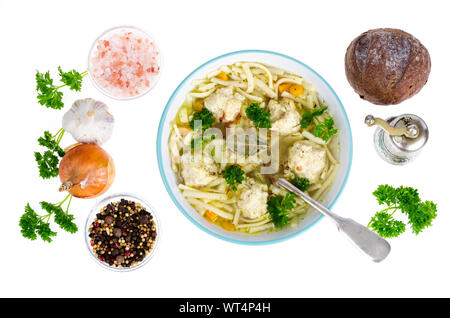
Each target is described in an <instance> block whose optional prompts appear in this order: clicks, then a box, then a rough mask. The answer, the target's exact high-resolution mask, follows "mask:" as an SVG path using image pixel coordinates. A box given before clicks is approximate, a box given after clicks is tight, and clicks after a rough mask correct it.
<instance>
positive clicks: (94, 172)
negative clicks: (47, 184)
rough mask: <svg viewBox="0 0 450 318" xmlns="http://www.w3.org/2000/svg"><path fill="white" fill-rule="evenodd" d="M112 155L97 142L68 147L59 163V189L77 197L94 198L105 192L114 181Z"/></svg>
mask: <svg viewBox="0 0 450 318" xmlns="http://www.w3.org/2000/svg"><path fill="white" fill-rule="evenodd" d="M114 176H115V168H114V162H113V160H112V158H111V156H110V155H109V154H108V153H107V152H106V151H105V150H103V149H102V148H101V147H100V146H97V145H95V144H80V143H78V144H75V145H73V146H70V147H68V148H67V149H66V154H65V156H64V157H63V158H62V160H61V163H60V165H59V178H60V180H61V182H62V185H61V187H60V188H59V191H69V192H70V193H71V194H72V195H73V196H74V197H77V198H93V197H96V196H99V195H101V194H103V193H105V191H106V190H108V188H109V187H110V186H111V184H112V182H113V181H114Z"/></svg>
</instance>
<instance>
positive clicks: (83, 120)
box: [62, 98, 114, 145]
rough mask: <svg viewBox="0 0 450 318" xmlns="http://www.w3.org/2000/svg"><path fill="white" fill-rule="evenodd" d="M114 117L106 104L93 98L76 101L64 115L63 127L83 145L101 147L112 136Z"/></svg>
mask: <svg viewBox="0 0 450 318" xmlns="http://www.w3.org/2000/svg"><path fill="white" fill-rule="evenodd" d="M113 126H114V117H113V116H112V115H111V114H110V113H109V112H108V106H106V104H105V103H103V102H100V101H96V100H94V99H92V98H86V99H79V100H77V101H75V102H74V103H73V105H72V107H71V108H70V109H69V111H68V112H67V113H65V114H64V117H63V121H62V127H63V128H64V130H66V131H68V132H70V134H71V135H72V137H73V138H74V139H75V140H76V141H78V142H81V143H88V144H96V145H101V144H103V143H105V142H106V141H107V140H108V139H109V138H110V137H111V134H112V130H113Z"/></svg>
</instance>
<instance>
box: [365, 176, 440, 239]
mask: <svg viewBox="0 0 450 318" xmlns="http://www.w3.org/2000/svg"><path fill="white" fill-rule="evenodd" d="M373 195H374V196H375V198H376V199H377V201H378V204H380V205H386V206H387V207H386V208H385V209H384V210H382V211H379V212H377V213H376V214H375V216H374V217H372V219H371V221H370V222H369V224H368V227H369V228H371V229H373V230H374V231H375V232H377V233H378V234H379V235H381V236H383V237H397V236H399V235H400V234H401V233H403V232H404V231H405V227H406V225H405V223H403V222H402V221H400V220H396V219H394V217H393V214H394V213H395V212H396V211H398V210H400V211H401V212H402V213H403V214H405V215H406V216H407V218H408V224H409V225H410V226H411V230H412V232H413V233H414V234H416V235H417V234H419V233H420V232H422V231H423V230H424V229H425V228H426V227H428V226H431V225H432V221H433V220H434V219H435V218H436V216H437V205H436V204H435V203H434V202H432V201H425V202H422V200H421V199H420V196H419V192H418V190H417V189H414V188H412V187H403V186H400V187H398V188H395V187H392V186H390V185H387V184H385V185H380V186H378V188H377V189H376V190H375V191H374V192H373Z"/></svg>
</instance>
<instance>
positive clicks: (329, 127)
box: [313, 118, 338, 141]
mask: <svg viewBox="0 0 450 318" xmlns="http://www.w3.org/2000/svg"><path fill="white" fill-rule="evenodd" d="M337 132H338V130H337V129H336V128H334V120H333V118H327V119H325V120H324V121H323V122H322V123H319V124H317V125H316V126H315V127H314V130H313V135H314V136H316V137H319V138H322V139H323V140H324V141H328V140H330V138H331V137H332V136H333V135H335V134H337Z"/></svg>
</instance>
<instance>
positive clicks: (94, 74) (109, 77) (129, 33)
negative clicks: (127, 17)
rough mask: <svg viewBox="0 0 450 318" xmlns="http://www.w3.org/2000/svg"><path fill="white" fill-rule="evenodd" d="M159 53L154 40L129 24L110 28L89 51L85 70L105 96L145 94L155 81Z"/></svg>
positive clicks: (160, 57)
mask: <svg viewBox="0 0 450 318" xmlns="http://www.w3.org/2000/svg"><path fill="white" fill-rule="evenodd" d="M161 67H162V56H161V52H160V50H159V48H158V46H157V45H156V43H155V41H154V39H153V38H152V37H151V36H150V35H149V34H148V33H147V32H145V31H143V30H141V29H138V28H136V27H132V26H119V27H114V28H111V29H109V30H107V31H105V32H104V33H103V34H101V35H100V36H99V37H98V38H97V39H96V40H95V42H94V43H93V44H92V47H91V49H90V51H89V60H88V72H89V76H90V78H91V80H92V82H93V83H94V85H95V86H96V87H97V88H98V89H99V90H100V91H101V92H102V93H103V94H105V95H107V96H109V97H112V98H115V99H120V100H125V99H133V98H137V97H140V96H142V95H144V94H146V93H148V92H149V91H150V90H151V89H152V88H153V87H154V86H155V85H156V83H157V82H158V79H159V77H160V74H161Z"/></svg>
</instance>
